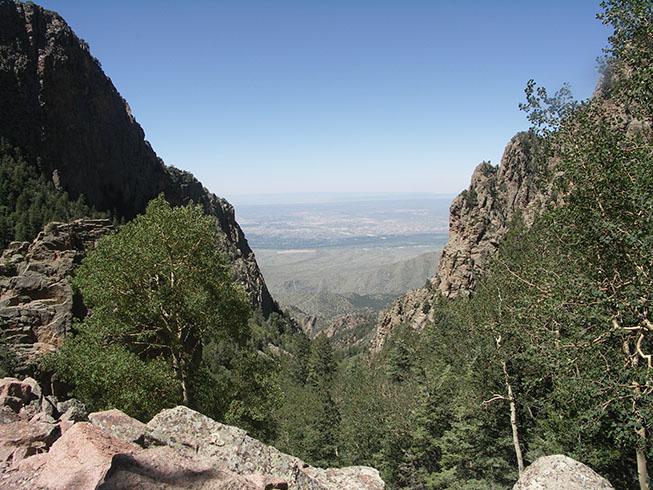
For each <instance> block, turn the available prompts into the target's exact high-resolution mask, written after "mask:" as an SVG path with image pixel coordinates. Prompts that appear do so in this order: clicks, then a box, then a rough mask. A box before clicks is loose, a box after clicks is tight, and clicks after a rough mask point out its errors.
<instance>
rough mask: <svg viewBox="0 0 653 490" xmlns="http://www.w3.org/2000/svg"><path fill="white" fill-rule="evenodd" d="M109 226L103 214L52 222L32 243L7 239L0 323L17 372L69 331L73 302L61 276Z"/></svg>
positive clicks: (0, 260)
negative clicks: (102, 218)
mask: <svg viewBox="0 0 653 490" xmlns="http://www.w3.org/2000/svg"><path fill="white" fill-rule="evenodd" d="M112 230H113V226H112V225H111V223H110V222H109V221H108V220H78V221H74V222H72V223H51V224H50V225H48V226H47V227H46V229H45V230H44V231H42V232H41V233H39V236H38V237H36V239H35V240H34V241H33V242H32V243H28V242H12V243H11V244H10V246H9V248H8V249H7V250H5V252H4V253H3V254H2V256H1V257H0V328H1V329H2V333H3V336H4V338H5V339H6V340H7V342H10V343H11V344H12V346H13V347H14V348H15V350H16V354H17V356H18V359H17V362H18V365H17V366H16V370H17V371H18V372H22V373H32V372H33V366H34V364H35V362H36V360H37V357H38V356H39V355H41V354H45V353H48V352H52V351H54V350H55V349H57V348H58V347H60V346H61V344H62V343H63V341H64V340H65V338H66V336H67V335H68V334H69V333H70V329H71V327H72V320H73V314H74V312H75V306H76V305H75V301H74V297H73V291H72V288H71V287H70V284H69V283H68V281H67V279H66V277H67V276H69V275H70V274H72V272H73V271H74V270H75V268H76V267H77V266H79V264H80V263H81V261H82V259H83V258H84V257H85V256H86V252H87V251H88V250H89V249H91V248H92V247H94V246H95V243H96V242H97V240H98V239H99V238H100V237H101V236H102V235H105V234H107V233H109V232H110V231H112ZM77 303H78V305H77V306H78V307H80V306H81V304H80V303H81V302H77ZM78 313H79V312H78Z"/></svg>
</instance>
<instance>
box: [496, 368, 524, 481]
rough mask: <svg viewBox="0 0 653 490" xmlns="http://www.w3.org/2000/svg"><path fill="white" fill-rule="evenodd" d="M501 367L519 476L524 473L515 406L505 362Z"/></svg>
mask: <svg viewBox="0 0 653 490" xmlns="http://www.w3.org/2000/svg"><path fill="white" fill-rule="evenodd" d="M501 364H502V366H503V374H504V375H505V378H506V388H507V390H508V402H509V403H510V426H511V427H512V443H513V445H514V446H515V455H516V456H517V468H518V469H519V475H520V476H521V474H522V473H523V472H524V457H523V456H522V453H521V446H520V445H519V431H518V430H517V406H516V405H515V397H514V396H513V394H512V386H511V385H510V377H509V376H508V367H507V366H506V361H501Z"/></svg>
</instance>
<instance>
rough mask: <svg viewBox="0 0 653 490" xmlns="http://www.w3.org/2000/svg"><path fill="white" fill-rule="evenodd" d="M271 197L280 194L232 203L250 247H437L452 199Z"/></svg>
mask: <svg viewBox="0 0 653 490" xmlns="http://www.w3.org/2000/svg"><path fill="white" fill-rule="evenodd" d="M302 198H303V199H305V200H306V202H303V203H302V202H301V199H302ZM264 199H268V202H267V203H262V202H261V201H262V200H264ZM275 199H277V200H281V199H283V197H282V196H277V197H269V196H268V197H267V198H266V197H262V198H261V199H260V202H261V203H260V204H236V219H237V220H238V222H239V223H240V225H241V227H242V228H243V230H244V231H245V235H246V237H247V240H248V242H249V244H250V246H251V247H252V248H253V249H254V250H256V249H268V250H269V249H277V250H292V249H305V248H333V247H377V246H378V247H414V246H419V247H423V246H433V247H436V246H439V245H440V244H441V242H442V240H444V241H446V238H447V237H448V219H449V205H450V204H451V197H438V196H435V197H431V196H429V195H406V194H401V195H394V194H385V195H383V194H381V195H364V194H363V195H352V194H324V195H319V194H318V195H315V194H313V195H305V196H304V195H290V196H286V200H287V201H289V202H277V203H274V202H273V201H274V200H275ZM310 199H312V201H311V200H310ZM329 199H330V200H329ZM250 202H252V199H250Z"/></svg>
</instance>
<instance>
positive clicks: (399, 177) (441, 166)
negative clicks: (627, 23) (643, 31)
mask: <svg viewBox="0 0 653 490" xmlns="http://www.w3.org/2000/svg"><path fill="white" fill-rule="evenodd" d="M37 3H40V4H41V5H43V6H44V7H46V8H48V9H51V10H55V11H57V12H59V13H60V14H61V15H62V16H63V17H64V18H65V19H66V21H67V22H68V23H69V24H70V25H71V27H72V28H73V29H74V30H75V32H76V33H77V35H78V36H80V37H82V38H84V39H85V40H86V41H87V42H88V43H89V44H90V47H91V52H92V53H93V55H94V56H96V57H97V58H98V59H99V60H100V62H101V63H102V66H103V68H104V70H105V72H106V73H107V75H109V77H111V79H112V80H113V83H114V84H115V86H116V88H117V89H118V91H120V93H121V94H122V95H123V97H124V98H125V99H126V100H127V101H128V102H129V104H130V106H131V109H132V112H133V114H134V116H135V117H136V119H137V120H138V121H139V123H140V124H141V126H143V129H144V130H145V133H146V138H147V139H148V140H149V141H150V143H151V144H152V146H153V147H154V149H155V151H156V152H157V153H158V154H159V156H161V157H162V158H163V159H164V160H165V162H166V163H168V164H172V165H175V166H177V167H179V168H182V169H185V170H189V171H191V172H192V173H194V174H195V175H196V176H197V177H198V178H199V179H200V180H201V181H202V182H203V183H204V185H205V186H206V187H208V188H209V189H210V190H211V191H212V192H215V193H216V194H218V195H220V196H224V197H227V198H231V197H232V196H233V198H235V197H236V196H238V195H240V194H260V193H287V192H309V193H311V192H318V191H329V192H375V193H378V192H433V193H444V194H455V193H458V192H460V191H461V190H462V189H464V188H466V187H467V186H468V184H469V179H470V176H471V172H472V171H473V169H474V167H475V166H476V165H477V164H478V163H480V162H481V161H483V160H490V161H492V163H495V164H496V163H498V162H499V160H500V157H501V154H502V152H503V149H504V147H505V145H506V143H507V142H508V140H509V139H510V138H511V137H512V136H513V135H514V134H515V133H516V132H517V131H520V130H524V129H526V128H527V127H528V123H527V121H526V118H525V116H524V114H523V113H521V112H520V111H519V109H518V107H517V105H518V103H519V102H520V101H522V100H523V89H524V87H525V85H526V82H527V81H528V79H529V78H534V79H535V80H536V81H537V82H538V83H539V84H541V85H544V86H546V87H548V88H550V89H551V90H555V89H558V88H559V87H560V85H561V84H562V83H563V82H569V83H570V84H571V86H572V91H573V93H574V95H575V96H576V97H577V98H581V99H582V98H587V97H588V96H590V95H591V93H592V91H593V89H594V86H595V85H596V83H597V81H598V77H599V75H598V74H597V73H596V69H595V66H596V58H597V57H598V56H600V55H601V50H602V48H603V47H605V45H606V43H607V37H608V35H609V34H610V31H609V29H608V28H607V27H605V26H603V25H601V23H600V22H599V21H598V20H596V19H595V15H596V13H597V12H598V11H599V10H600V8H599V1H598V0H597V1H584V0H573V1H570V0H565V1H561V0H548V1H541V2H533V1H530V0H520V1H508V0H504V1H501V0H498V1H493V2H484V1H478V0H477V1H472V0H459V1H435V0H433V1H418V0H403V1H400V0H394V1H383V0H379V1H371V0H367V1H366V0H331V1H320V0H304V1H298V0H296V1H291V0H274V1H273V0H266V1H263V0H260V1H257V0H239V1H236V0H233V1H208V0H199V1H196V2H179V1H167V0H163V1H157V2H153V1H138V0H130V1H126V0H112V1H111V2H99V1H89V0H84V1H82V0H47V1H41V2H38V1H37Z"/></svg>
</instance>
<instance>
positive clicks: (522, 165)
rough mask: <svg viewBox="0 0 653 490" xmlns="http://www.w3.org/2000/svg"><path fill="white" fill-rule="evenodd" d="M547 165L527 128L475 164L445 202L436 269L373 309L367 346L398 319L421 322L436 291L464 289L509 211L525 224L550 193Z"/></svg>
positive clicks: (494, 245)
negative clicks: (495, 161)
mask: <svg viewBox="0 0 653 490" xmlns="http://www.w3.org/2000/svg"><path fill="white" fill-rule="evenodd" d="M547 170H548V162H542V161H540V159H539V158H538V142H537V140H536V137H535V136H533V135H532V134H530V133H519V134H517V135H516V136H515V137H513V138H512V140H510V142H509V143H508V145H507V146H506V149H505V151H504V154H503V157H502V158H501V164H500V165H499V166H498V167H494V166H492V165H490V164H489V163H481V164H480V165H479V166H478V167H476V170H474V173H473V175H472V180H471V184H470V186H469V188H468V189H467V190H465V191H463V192H462V193H461V194H460V195H458V196H457V197H456V198H455V199H454V200H453V202H452V203H451V207H450V212H449V241H448V243H447V245H446V247H445V248H444V251H443V252H442V256H441V258H440V262H439V265H438V273H437V274H436V275H435V276H434V277H433V278H431V279H430V280H429V282H428V284H427V286H426V287H424V288H422V289H417V290H414V291H410V292H408V293H407V294H406V295H405V296H403V297H401V298H399V299H398V300H397V301H395V302H394V304H393V305H392V306H391V307H390V308H388V309H387V310H384V311H382V312H381V313H380V314H379V319H378V321H377V332H376V336H375V338H374V339H373V341H372V345H371V349H372V352H378V351H379V350H380V349H381V347H382V346H383V344H384V342H385V339H386V337H387V336H388V334H390V332H392V331H393V330H394V329H395V328H396V327H398V326H399V325H406V326H409V327H410V328H413V329H416V330H421V329H422V328H424V326H425V325H426V323H427V322H428V321H429V319H430V316H429V312H430V309H429V303H432V301H433V298H434V297H435V296H436V295H437V294H441V295H443V296H445V297H449V298H455V297H459V296H467V295H469V294H470V292H471V291H472V290H473V289H474V286H475V285H476V281H477V280H478V278H479V277H480V276H481V275H482V274H483V271H484V270H485V268H486V267H487V265H488V262H489V260H490V259H491V257H492V256H493V255H494V254H495V253H496V251H497V249H498V247H499V243H500V241H501V239H502V238H503V237H504V236H505V234H506V233H507V231H508V227H509V225H510V222H511V220H512V219H513V218H514V217H515V215H516V214H517V213H519V214H520V215H521V217H522V218H523V220H524V221H525V222H526V223H527V224H531V223H532V221H533V219H534V218H535V216H536V214H537V213H538V211H539V210H540V209H541V207H542V206H543V205H544V204H545V203H546V202H547V201H548V200H549V199H550V197H551V191H550V188H549V187H547V186H545V185H544V184H543V183H542V177H543V176H544V174H545V172H546V171H547Z"/></svg>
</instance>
